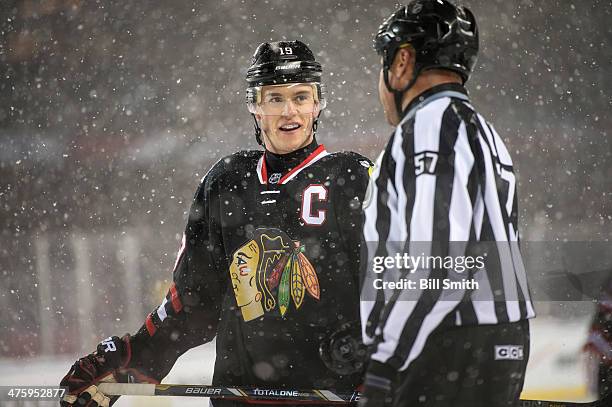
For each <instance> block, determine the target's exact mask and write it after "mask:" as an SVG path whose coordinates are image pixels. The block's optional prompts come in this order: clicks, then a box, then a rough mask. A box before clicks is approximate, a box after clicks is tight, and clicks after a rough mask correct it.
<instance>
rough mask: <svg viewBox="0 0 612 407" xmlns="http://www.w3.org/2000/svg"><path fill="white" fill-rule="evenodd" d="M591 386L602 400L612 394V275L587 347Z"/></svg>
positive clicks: (603, 294)
mask: <svg viewBox="0 0 612 407" xmlns="http://www.w3.org/2000/svg"><path fill="white" fill-rule="evenodd" d="M585 350H586V351H587V353H588V360H589V362H590V363H589V369H590V370H592V371H590V372H589V373H591V374H592V377H591V378H590V379H591V380H590V381H591V382H592V383H591V384H592V385H594V387H595V389H594V390H596V392H597V395H598V396H599V398H600V399H603V398H604V397H606V396H608V395H610V394H612V274H611V275H610V276H609V277H608V278H607V280H606V281H605V284H604V287H603V290H602V293H601V296H600V298H599V301H598V302H597V308H596V310H595V316H594V317H593V322H592V323H591V329H590V332H589V337H588V340H587V343H586V345H585Z"/></svg>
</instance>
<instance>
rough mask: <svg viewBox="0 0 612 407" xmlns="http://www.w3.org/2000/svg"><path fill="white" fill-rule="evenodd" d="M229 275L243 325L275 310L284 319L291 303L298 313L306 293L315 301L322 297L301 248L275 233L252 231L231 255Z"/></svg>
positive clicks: (312, 268)
mask: <svg viewBox="0 0 612 407" xmlns="http://www.w3.org/2000/svg"><path fill="white" fill-rule="evenodd" d="M229 271H230V277H231V280H232V287H233V288H234V295H235V296H236V302H237V303H238V306H239V307H240V311H241V312H242V317H243V318H244V320H245V321H250V320H252V319H255V318H258V317H260V316H262V315H263V314H264V312H270V311H272V310H274V309H275V308H276V307H278V310H279V312H280V314H281V316H285V314H286V313H287V311H288V310H289V307H290V305H291V302H293V304H294V305H295V308H296V309H299V308H300V307H301V306H302V304H303V302H304V297H305V296H306V293H308V295H310V296H311V297H313V298H315V299H317V300H318V299H319V297H320V294H321V291H320V288H319V279H318V278H317V273H316V272H315V269H314V267H313V266H312V264H311V263H310V261H309V260H308V259H307V258H306V256H305V255H304V246H303V245H301V244H300V242H299V241H293V240H292V239H291V238H290V237H289V236H288V235H287V234H286V233H285V232H283V231H281V230H278V229H257V230H255V232H254V233H253V238H252V239H251V240H249V241H248V242H246V243H245V244H244V245H242V246H241V247H239V248H238V250H236V251H235V252H234V255H233V257H232V263H231V265H230V270H229Z"/></svg>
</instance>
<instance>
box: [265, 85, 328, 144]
mask: <svg viewBox="0 0 612 407" xmlns="http://www.w3.org/2000/svg"><path fill="white" fill-rule="evenodd" d="M314 92H315V89H314V88H313V86H312V85H311V84H291V85H280V86H279V85H272V86H264V87H263V88H262V91H261V103H260V104H259V105H258V107H257V113H256V116H257V120H258V121H259V125H260V127H261V130H262V135H263V140H264V144H265V146H266V149H267V150H268V151H270V152H273V153H276V154H287V153H290V152H292V151H295V150H297V149H299V148H302V147H305V146H307V145H308V144H310V143H311V142H312V138H313V134H312V124H313V122H314V119H315V118H316V117H317V115H318V114H319V103H318V101H317V100H316V98H315V93H314Z"/></svg>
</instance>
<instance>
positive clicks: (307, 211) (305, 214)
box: [302, 184, 327, 226]
mask: <svg viewBox="0 0 612 407" xmlns="http://www.w3.org/2000/svg"><path fill="white" fill-rule="evenodd" d="M313 200H317V201H319V202H323V201H326V200H327V188H325V187H324V186H323V185H317V184H313V185H309V186H308V187H306V189H305V190H304V193H303V194H302V220H303V221H304V223H306V224H307V225H312V226H321V225H322V224H323V223H325V213H326V212H327V211H325V210H323V209H319V210H317V211H316V213H313V209H312V201H313Z"/></svg>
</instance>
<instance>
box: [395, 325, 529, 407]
mask: <svg viewBox="0 0 612 407" xmlns="http://www.w3.org/2000/svg"><path fill="white" fill-rule="evenodd" d="M528 358H529V322H528V321H519V322H514V323H506V324H499V325H480V326H463V327H455V328H450V329H449V328H444V329H443V330H442V329H439V330H437V331H436V332H434V333H432V335H430V337H429V339H428V341H427V343H426V344H425V348H424V349H423V352H422V353H421V354H420V355H419V357H418V358H417V359H416V360H414V361H413V363H411V365H410V366H409V367H408V369H407V370H406V371H404V372H400V374H399V375H398V376H397V380H396V383H395V386H394V398H393V400H394V401H393V406H394V407H400V406H401V407H417V406H418V407H485V406H486V407H509V406H516V405H518V400H519V398H520V394H521V390H522V389H523V383H524V381H525V370H526V368H527V360H528Z"/></svg>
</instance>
